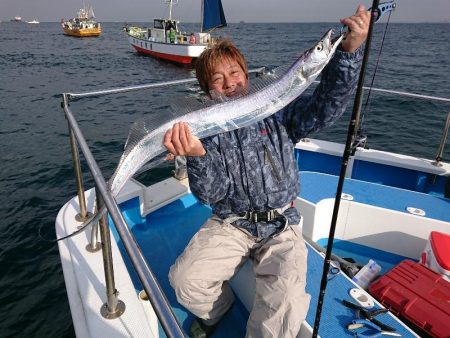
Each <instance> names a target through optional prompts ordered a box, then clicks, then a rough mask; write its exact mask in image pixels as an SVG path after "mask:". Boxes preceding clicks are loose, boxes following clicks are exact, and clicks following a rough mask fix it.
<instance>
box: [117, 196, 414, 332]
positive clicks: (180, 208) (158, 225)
mask: <svg viewBox="0 0 450 338" xmlns="http://www.w3.org/2000/svg"><path fill="white" fill-rule="evenodd" d="M137 208H138V204H137V201H136V200H133V201H130V202H128V203H126V204H124V205H122V209H124V210H126V211H125V217H126V218H127V221H131V222H130V223H129V224H133V225H132V228H133V233H134V235H135V237H136V239H137V241H138V243H139V245H140V247H141V248H142V250H143V253H144V255H145V257H146V259H147V261H148V263H149V265H150V266H151V269H152V270H153V272H154V273H155V275H156V277H157V279H158V281H159V283H160V284H161V286H162V288H163V289H164V292H165V293H166V295H167V298H168V300H169V302H170V304H171V306H172V308H173V310H174V312H175V315H176V316H177V318H178V320H179V321H180V323H181V324H182V327H183V329H184V330H185V331H186V332H188V329H189V325H190V323H191V321H192V319H193V316H192V315H191V314H190V313H189V312H188V311H187V310H186V309H184V308H183V307H182V306H181V305H180V304H179V303H178V302H177V301H176V298H175V294H174V292H173V290H172V288H171V287H170V285H169V281H168V278H167V275H168V271H169V268H170V266H171V265H172V264H173V263H174V262H175V259H176V258H177V257H178V255H179V254H180V253H181V252H182V250H183V249H184V247H185V246H186V244H187V243H188V241H189V239H190V238H191V237H192V235H193V234H194V233H195V232H196V231H197V230H198V228H199V227H200V226H201V224H202V223H203V222H204V221H205V220H206V219H207V218H208V217H209V216H210V214H211V211H210V209H209V208H207V207H205V206H202V205H200V204H199V203H197V201H196V200H195V199H194V198H193V196H192V195H187V196H185V197H183V198H182V199H180V200H178V201H176V202H173V203H171V204H169V205H167V206H165V207H163V208H161V209H159V210H157V211H155V212H153V213H151V214H150V215H148V216H147V218H146V219H140V218H139V217H138V216H137V215H138V213H137V210H138V209H137ZM115 236H116V238H117V234H115ZM119 247H120V249H121V250H122V251H123V247H122V245H121V243H120V242H119ZM123 256H124V258H125V261H126V263H127V265H128V266H131V265H130V262H129V261H127V258H126V253H124V255H123ZM322 269H323V259H322V258H321V256H320V255H319V254H317V253H316V252H315V251H314V250H312V249H309V254H308V277H307V291H308V292H309V293H310V294H311V296H312V299H311V306H310V309H309V312H308V315H307V321H308V322H309V323H310V325H311V326H313V323H314V317H315V312H316V306H317V299H318V294H319V286H320V279H321V275H322ZM130 270H132V269H130ZM132 279H133V282H134V283H135V286H136V289H137V290H140V289H142V287H141V286H140V282H139V281H138V278H137V276H136V275H135V274H134V273H133V274H132ZM353 287H354V285H353V284H352V283H351V282H350V281H348V279H346V278H345V277H344V276H342V275H340V274H338V275H335V276H333V277H332V278H331V277H330V280H329V282H328V287H327V294H326V297H325V303H324V307H323V310H322V322H321V325H320V331H319V334H320V335H321V336H322V337H351V336H352V334H350V332H349V331H347V330H346V329H345V326H346V324H348V323H349V322H351V320H352V319H353V315H354V313H353V311H352V310H350V309H348V308H346V307H344V306H343V305H342V303H341V302H342V299H346V300H349V301H351V298H350V296H349V295H348V291H349V290H350V289H351V288H353ZM247 319H248V312H247V311H246V309H245V308H244V306H243V305H242V304H241V303H239V302H237V303H235V305H234V306H233V308H232V310H231V311H230V312H229V313H228V314H227V315H226V316H225V318H223V319H222V321H221V322H220V324H219V327H218V329H217V331H216V333H215V334H214V337H226V338H234V337H236V338H239V337H244V336H245V326H246V321H247ZM378 319H379V320H381V321H382V322H384V323H386V324H388V325H390V326H394V327H396V328H397V329H398V330H399V333H401V334H402V336H403V337H412V335H411V334H410V333H409V332H408V331H406V330H404V329H403V328H402V327H401V326H400V325H399V324H398V323H397V322H396V321H395V320H394V319H393V318H392V317H390V316H389V315H387V314H383V315H380V316H379V317H378ZM160 332H161V336H164V333H163V332H162V330H160Z"/></svg>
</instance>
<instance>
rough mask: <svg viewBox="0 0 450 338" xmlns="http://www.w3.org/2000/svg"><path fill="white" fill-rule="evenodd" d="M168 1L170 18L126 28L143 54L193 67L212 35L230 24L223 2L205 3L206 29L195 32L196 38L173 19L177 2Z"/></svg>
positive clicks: (135, 45) (131, 42) (204, 18)
mask: <svg viewBox="0 0 450 338" xmlns="http://www.w3.org/2000/svg"><path fill="white" fill-rule="evenodd" d="M166 2H167V4H168V8H169V17H168V18H158V19H154V20H153V27H136V26H128V25H126V26H125V27H124V30H125V31H126V33H127V35H128V41H129V42H130V44H131V45H132V46H133V47H134V49H135V50H136V51H137V52H139V53H142V54H146V55H150V56H153V57H156V58H160V59H164V60H168V61H172V62H175V63H180V64H190V63H192V61H193V60H195V59H196V58H197V57H198V56H199V55H200V54H201V53H202V52H203V51H204V50H205V49H206V48H208V44H209V43H210V42H211V35H210V32H211V31H212V30H213V29H215V28H219V27H224V26H226V25H227V23H226V20H225V15H224V12H223V7H222V3H221V0H213V1H211V0H209V1H202V24H201V27H202V28H201V31H200V32H194V33H193V36H194V38H191V32H182V31H181V29H180V22H179V21H177V20H175V19H173V18H172V6H173V0H167V1H166ZM171 29H172V30H173V33H172V35H171V34H170V32H171Z"/></svg>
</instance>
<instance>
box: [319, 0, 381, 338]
mask: <svg viewBox="0 0 450 338" xmlns="http://www.w3.org/2000/svg"><path fill="white" fill-rule="evenodd" d="M379 4H380V1H379V0H373V2H372V7H371V12H370V13H371V15H370V23H369V31H368V34H367V40H366V45H365V49H364V56H363V60H362V65H361V71H360V72H359V79H358V86H357V87H356V94H355V102H354V104H353V111H352V116H351V118H350V123H349V126H348V132H347V141H346V142H345V149H344V154H343V156H342V164H341V171H340V173H339V181H338V185H337V189H336V198H335V201H334V208H333V216H332V218H331V225H330V232H329V235H328V243H327V251H326V253H325V259H324V263H323V271H322V280H321V282H320V290H319V300H318V303H317V310H316V317H315V320H314V329H313V335H312V336H313V337H314V338H316V337H317V335H318V333H319V326H320V315H321V313H322V307H323V300H324V296H325V290H326V288H327V282H328V271H329V269H330V263H331V259H330V258H331V252H332V250H333V240H334V234H335V231H336V222H337V217H338V213H339V206H340V204H341V194H342V189H343V186H344V179H345V172H346V171H347V165H348V161H349V158H350V154H351V151H352V143H353V139H354V137H355V130H356V124H357V121H359V117H360V113H361V102H362V94H363V90H364V89H363V85H364V75H365V72H366V68H367V62H368V59H369V51H370V44H371V41H372V33H373V25H374V23H375V21H376V20H377V19H378V15H379V13H378V6H379Z"/></svg>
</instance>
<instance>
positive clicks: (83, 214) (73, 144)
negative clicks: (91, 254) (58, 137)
mask: <svg viewBox="0 0 450 338" xmlns="http://www.w3.org/2000/svg"><path fill="white" fill-rule="evenodd" d="M69 138H70V149H71V151H72V163H73V171H74V174H75V181H76V183H77V194H78V204H79V205H80V212H79V213H78V214H77V215H76V216H75V219H76V220H77V221H78V222H84V221H85V220H86V219H87V218H88V217H90V214H89V213H88V211H87V208H86V199H85V197H84V184H83V176H82V173H81V164H80V153H79V150H78V146H77V140H76V139H75V135H74V134H73V131H72V128H71V127H70V124H69Z"/></svg>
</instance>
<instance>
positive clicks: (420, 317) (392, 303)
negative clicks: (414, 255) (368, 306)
mask: <svg viewBox="0 0 450 338" xmlns="http://www.w3.org/2000/svg"><path fill="white" fill-rule="evenodd" d="M369 292H370V294H371V295H372V296H373V297H375V298H376V299H377V300H378V301H379V302H380V303H382V304H383V305H384V306H385V307H386V308H388V309H389V310H390V311H391V312H392V313H394V314H395V315H397V316H399V317H400V318H403V319H406V320H407V321H409V322H411V323H413V324H414V325H417V327H419V328H420V329H421V330H423V331H424V332H426V333H427V334H429V335H430V336H432V337H439V338H442V337H446V338H449V337H450V306H449V305H450V282H448V281H447V280H445V279H444V278H443V277H442V276H441V275H440V274H438V273H436V272H434V271H432V270H430V269H429V268H428V267H426V266H424V265H423V264H421V263H416V262H414V261H411V260H404V261H402V262H401V263H400V264H398V265H397V266H395V267H394V268H393V269H391V270H390V271H388V272H387V273H386V274H385V275H383V276H382V277H380V278H378V279H376V280H375V281H374V282H372V283H371V284H370V285H369Z"/></svg>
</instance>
